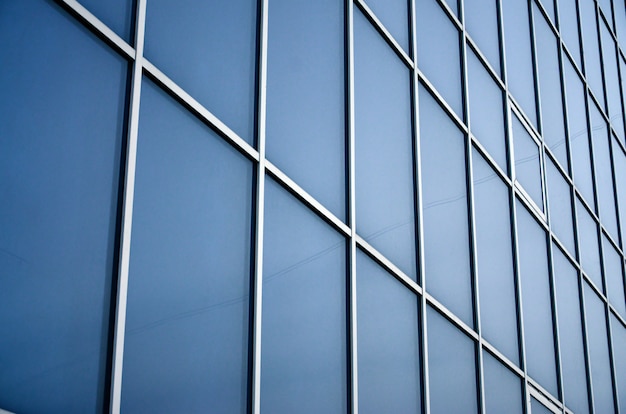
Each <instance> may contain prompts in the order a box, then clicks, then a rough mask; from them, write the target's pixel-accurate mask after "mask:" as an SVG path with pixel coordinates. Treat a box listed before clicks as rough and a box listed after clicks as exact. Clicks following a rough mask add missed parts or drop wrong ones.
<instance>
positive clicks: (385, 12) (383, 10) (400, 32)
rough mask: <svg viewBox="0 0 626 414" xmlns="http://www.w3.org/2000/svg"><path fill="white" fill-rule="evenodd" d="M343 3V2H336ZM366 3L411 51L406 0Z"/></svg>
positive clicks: (393, 34) (390, 31) (369, 1)
mask: <svg viewBox="0 0 626 414" xmlns="http://www.w3.org/2000/svg"><path fill="white" fill-rule="evenodd" d="M335 3H337V4H339V5H341V2H335ZM365 3H367V5H368V6H369V8H370V9H371V10H372V11H373V12H374V14H375V15H376V17H377V18H378V20H380V21H381V22H382V24H383V25H384V26H385V28H386V29H387V30H388V31H389V33H391V35H392V36H393V38H394V39H396V41H397V42H398V43H399V44H400V46H401V47H402V48H403V49H404V51H405V52H407V54H410V53H409V51H410V49H409V9H408V4H409V3H408V2H407V1H406V0H367V1H366V2H365Z"/></svg>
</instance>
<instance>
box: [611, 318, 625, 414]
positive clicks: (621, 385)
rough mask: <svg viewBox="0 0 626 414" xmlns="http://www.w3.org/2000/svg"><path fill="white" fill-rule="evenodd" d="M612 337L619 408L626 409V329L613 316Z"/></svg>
mask: <svg viewBox="0 0 626 414" xmlns="http://www.w3.org/2000/svg"><path fill="white" fill-rule="evenodd" d="M611 335H612V336H613V358H614V360H615V376H616V381H617V394H618V395H619V406H620V409H621V408H622V407H626V346H624V344H626V327H625V326H624V325H622V324H621V323H620V322H619V321H618V320H617V318H616V317H615V316H613V315H611Z"/></svg>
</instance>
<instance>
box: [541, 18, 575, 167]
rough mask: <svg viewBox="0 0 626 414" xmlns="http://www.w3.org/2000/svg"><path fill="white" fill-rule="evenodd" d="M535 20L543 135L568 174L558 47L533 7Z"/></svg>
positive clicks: (552, 35) (544, 22) (552, 34)
mask: <svg viewBox="0 0 626 414" xmlns="http://www.w3.org/2000/svg"><path fill="white" fill-rule="evenodd" d="M533 12H534V16H535V36H536V37H535V44H536V48H537V65H538V76H539V86H540V87H539V98H540V99H541V116H542V118H541V134H542V136H543V140H544V142H545V143H546V145H547V146H548V148H550V150H551V151H552V152H553V153H554V155H555V156H556V158H557V160H558V161H559V163H560V164H561V165H562V166H563V167H564V168H565V169H566V170H567V168H568V166H569V164H568V161H567V146H566V145H565V118H564V116H563V94H562V92H561V75H560V73H561V69H560V67H559V53H558V52H559V47H558V42H557V41H556V38H555V37H554V33H553V32H552V29H550V26H549V25H548V22H546V20H545V19H544V17H543V14H542V13H541V12H539V9H537V6H533Z"/></svg>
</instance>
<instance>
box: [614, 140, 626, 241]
mask: <svg viewBox="0 0 626 414" xmlns="http://www.w3.org/2000/svg"><path fill="white" fill-rule="evenodd" d="M612 139H613V142H612V147H613V165H614V166H615V187H616V190H615V191H616V193H617V194H616V195H617V203H618V207H619V219H620V224H621V229H622V245H623V244H624V241H626V156H625V155H624V152H623V151H622V150H621V149H620V147H619V145H618V144H617V142H616V140H615V139H614V138H612Z"/></svg>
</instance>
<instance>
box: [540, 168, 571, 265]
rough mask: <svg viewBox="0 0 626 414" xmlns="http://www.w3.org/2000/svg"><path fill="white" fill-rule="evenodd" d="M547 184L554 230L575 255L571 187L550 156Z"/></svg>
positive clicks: (551, 221)
mask: <svg viewBox="0 0 626 414" xmlns="http://www.w3.org/2000/svg"><path fill="white" fill-rule="evenodd" d="M546 184H547V186H548V211H549V219H550V226H551V228H552V231H553V232H554V233H555V234H556V236H557V237H558V238H559V240H560V241H561V242H562V243H563V244H564V245H565V247H566V248H567V250H569V252H570V253H571V254H572V255H575V254H576V248H575V244H574V224H573V221H572V191H571V187H570V185H569V184H568V183H567V181H565V178H564V177H563V175H561V172H560V171H559V170H558V168H557V167H556V166H555V165H554V163H553V162H552V159H550V157H546Z"/></svg>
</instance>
